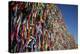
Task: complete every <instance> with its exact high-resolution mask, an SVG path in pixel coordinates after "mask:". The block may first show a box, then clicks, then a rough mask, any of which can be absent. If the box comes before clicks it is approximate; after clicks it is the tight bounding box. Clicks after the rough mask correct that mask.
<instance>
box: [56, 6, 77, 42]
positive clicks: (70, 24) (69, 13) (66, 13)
mask: <svg viewBox="0 0 80 54" xmlns="http://www.w3.org/2000/svg"><path fill="white" fill-rule="evenodd" d="M57 6H58V8H59V9H60V10H61V13H62V15H63V17H64V21H65V24H66V26H67V31H69V32H70V33H71V35H72V36H73V37H74V39H75V41H76V42H78V6H77V5H64V4H59V5H57Z"/></svg>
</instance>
